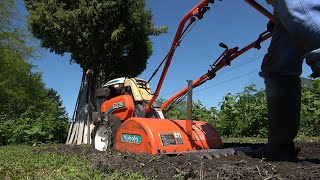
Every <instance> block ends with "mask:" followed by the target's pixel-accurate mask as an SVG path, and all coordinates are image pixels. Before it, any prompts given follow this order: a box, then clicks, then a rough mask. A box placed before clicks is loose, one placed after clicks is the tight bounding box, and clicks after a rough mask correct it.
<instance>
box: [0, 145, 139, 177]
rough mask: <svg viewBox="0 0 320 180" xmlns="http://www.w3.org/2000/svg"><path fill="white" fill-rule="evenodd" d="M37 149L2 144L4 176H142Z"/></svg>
mask: <svg viewBox="0 0 320 180" xmlns="http://www.w3.org/2000/svg"><path fill="white" fill-rule="evenodd" d="M33 149H35V148H34V147H30V146H4V147H0V155H1V158H0V179H109V180H110V179H115V180H116V179H141V177H140V176H139V175H137V174H135V173H121V172H118V171H116V172H113V173H112V174H103V173H102V172H98V171H94V170H93V169H91V167H90V164H89V162H87V161H85V160H82V159H79V158H77V157H74V156H70V155H65V154H58V153H43V152H37V151H33Z"/></svg>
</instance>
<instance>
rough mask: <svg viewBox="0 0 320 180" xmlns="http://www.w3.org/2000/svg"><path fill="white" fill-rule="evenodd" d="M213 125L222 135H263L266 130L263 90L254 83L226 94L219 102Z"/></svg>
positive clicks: (265, 108)
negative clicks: (218, 109)
mask: <svg viewBox="0 0 320 180" xmlns="http://www.w3.org/2000/svg"><path fill="white" fill-rule="evenodd" d="M220 106H221V107H220V111H219V112H218V113H217V116H216V120H215V121H214V123H213V126H214V127H216V128H217V129H218V131H219V132H220V133H221V134H222V135H224V136H232V137H243V136H245V137H264V136H265V135H266V132H267V107H266V98H265V94H264V91H263V90H259V91H258V90H257V89H256V88H255V86H254V85H250V86H248V87H246V88H245V90H244V91H243V92H240V93H237V94H235V95H232V94H227V95H226V96H225V97H224V99H223V101H222V102H221V103H220Z"/></svg>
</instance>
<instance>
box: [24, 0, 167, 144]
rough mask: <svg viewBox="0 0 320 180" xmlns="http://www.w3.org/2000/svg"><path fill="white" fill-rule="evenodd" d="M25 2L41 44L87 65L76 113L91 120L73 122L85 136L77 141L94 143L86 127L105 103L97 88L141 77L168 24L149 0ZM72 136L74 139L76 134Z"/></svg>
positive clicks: (31, 23)
mask: <svg viewBox="0 0 320 180" xmlns="http://www.w3.org/2000/svg"><path fill="white" fill-rule="evenodd" d="M25 2H26V7H27V9H28V11H29V21H28V22H29V25H30V27H31V32H32V33H33V34H34V36H35V37H36V38H38V39H40V41H41V45H42V46H43V47H45V48H49V49H50V51H52V52H55V53H57V54H61V55H63V54H65V53H70V54H71V61H72V62H75V63H78V64H79V65H80V66H81V67H82V69H83V77H82V82H81V85H80V91H79V95H78V99H77V104H76V108H75V110H76V111H75V112H76V113H75V114H74V117H73V118H74V119H75V121H76V122H79V121H83V120H85V125H84V126H83V124H81V125H80V128H78V124H76V125H75V126H73V124H71V126H73V129H74V130H75V131H76V132H78V131H79V132H80V133H75V134H78V135H79V137H77V138H76V139H78V140H77V141H78V142H77V144H81V143H90V128H85V127H90V124H91V123H92V117H91V115H92V111H98V109H99V108H100V107H98V104H97V99H96V96H95V92H96V89H97V88H101V86H102V84H103V83H105V82H106V81H108V80H110V79H113V78H118V77H123V76H124V77H128V76H138V75H139V74H140V73H141V72H142V71H144V70H145V68H146V64H147V60H148V58H149V57H150V55H151V53H152V44H151V41H150V39H149V38H150V36H151V35H159V34H161V33H163V32H165V31H166V28H164V27H163V28H156V27H155V26H154V24H153V23H152V14H151V11H150V10H147V9H146V4H145V0H78V1H70V0H50V1H43V0H25ZM91 70H92V71H91ZM86 109H88V111H86ZM75 131H73V132H75ZM82 134H84V135H83V137H80V136H82ZM84 137H86V138H84ZM71 139H72V140H68V142H70V143H71V141H73V139H74V136H71ZM82 139H86V140H83V142H82Z"/></svg>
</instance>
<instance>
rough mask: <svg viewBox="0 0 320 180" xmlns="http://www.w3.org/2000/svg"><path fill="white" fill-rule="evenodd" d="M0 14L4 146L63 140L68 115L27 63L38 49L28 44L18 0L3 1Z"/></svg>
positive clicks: (0, 113)
mask: <svg viewBox="0 0 320 180" xmlns="http://www.w3.org/2000/svg"><path fill="white" fill-rule="evenodd" d="M0 15H1V17H0V37H1V39H0V72H1V74H0V109H1V111H0V145H6V144H10V143H15V144H18V143H35V142H44V143H46V142H62V141H64V139H65V137H66V131H67V130H66V127H67V115H66V112H65V110H64V107H62V103H61V100H60V97H59V96H58V95H57V92H56V91H54V90H53V89H48V88H46V87H45V84H44V83H43V82H42V78H41V74H40V73H34V72H32V68H33V67H34V66H33V65H32V64H30V63H28V62H27V60H28V59H29V58H31V57H34V54H35V48H34V47H33V46H28V45H27V44H28V43H27V42H28V41H29V40H30V36H29V33H28V31H26V29H25V28H24V26H23V23H22V22H21V21H20V19H19V18H18V17H19V16H18V14H17V13H16V11H15V1H14V0H4V1H1V2H0ZM2 15H3V16H2Z"/></svg>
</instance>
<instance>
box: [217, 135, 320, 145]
mask: <svg viewBox="0 0 320 180" xmlns="http://www.w3.org/2000/svg"><path fill="white" fill-rule="evenodd" d="M222 141H223V142H225V143H230V142H233V143H266V142H267V138H257V137H241V138H231V137H222ZM295 141H303V142H318V141H320V136H319V137H307V136H302V135H298V136H297V137H296V139H295Z"/></svg>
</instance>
